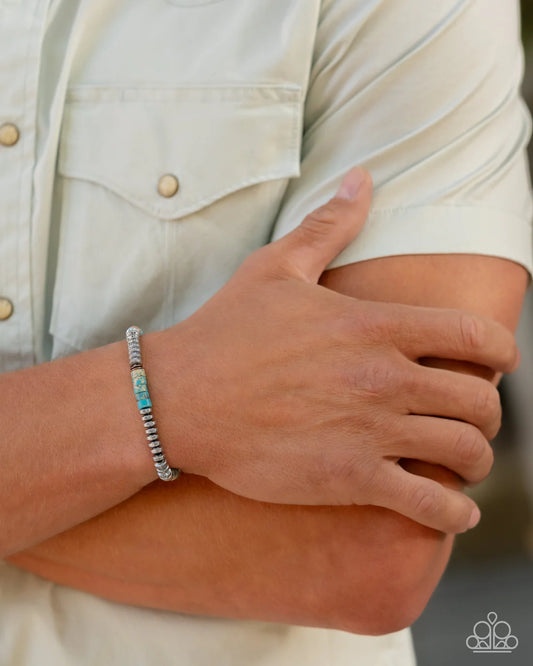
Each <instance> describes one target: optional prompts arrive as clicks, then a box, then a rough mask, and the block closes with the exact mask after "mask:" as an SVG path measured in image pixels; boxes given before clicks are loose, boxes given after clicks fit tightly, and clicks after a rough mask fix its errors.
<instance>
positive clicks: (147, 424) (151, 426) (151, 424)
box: [144, 421, 155, 432]
mask: <svg viewBox="0 0 533 666" xmlns="http://www.w3.org/2000/svg"><path fill="white" fill-rule="evenodd" d="M154 426H155V421H145V423H144V427H145V428H153V427H154ZM147 432H148V431H147Z"/></svg>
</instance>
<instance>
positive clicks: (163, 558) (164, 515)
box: [7, 255, 527, 634]
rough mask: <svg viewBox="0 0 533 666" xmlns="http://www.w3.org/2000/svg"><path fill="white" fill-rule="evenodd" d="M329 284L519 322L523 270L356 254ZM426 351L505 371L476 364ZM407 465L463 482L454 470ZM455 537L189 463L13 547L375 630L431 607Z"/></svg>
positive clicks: (210, 596) (104, 583) (118, 582)
mask: <svg viewBox="0 0 533 666" xmlns="http://www.w3.org/2000/svg"><path fill="white" fill-rule="evenodd" d="M321 282H322V284H324V285H325V286H327V287H329V288H331V289H334V290H336V291H339V292H342V293H345V294H348V295H351V296H355V297H359V298H363V299H368V300H381V301H389V302H401V303H408V304H415V305H430V306H437V307H460V308H463V309H465V310H470V311H472V312H477V313H479V314H483V315H486V316H489V317H492V318H494V319H497V320H499V321H500V322H502V323H504V324H505V325H507V326H508V327H509V328H511V329H514V328H515V326H516V323H517V320H518V316H519V311H520V307H521V303H522V299H523V295H524V291H525V288H526V283H527V277H526V272H525V270H524V269H523V268H521V267H520V266H519V265H517V264H514V263H512V262H508V261H505V260H502V259H496V258H491V257H481V256H468V255H447V256H445V255H438V256H437V255H435V256H416V257H415V256H408V257H406V256H404V257H389V258H384V259H378V260H372V261H367V262H362V263H359V264H352V265H349V266H344V267H342V268H338V269H335V270H332V271H329V272H326V273H324V275H323V277H322V280H321ZM427 363H431V364H433V365H436V366H439V367H449V368H451V369H454V370H458V371H460V372H470V373H475V374H478V375H479V376H483V377H487V378H491V379H493V380H494V381H497V378H496V377H492V375H491V374H490V372H489V371H488V369H487V368H483V367H480V366H474V365H468V364H464V363H459V362H457V363H455V362H453V361H446V362H444V361H439V360H437V359H430V360H427ZM453 444H454V443H453V442H450V446H453ZM405 464H406V466H408V467H409V468H410V470H411V471H413V472H414V473H417V474H422V475H427V476H431V477H432V478H435V479H437V480H439V481H440V482H442V483H445V484H447V485H450V486H453V487H459V486H460V480H459V479H457V477H455V475H453V474H452V473H450V472H449V471H448V470H444V469H443V468H440V467H432V466H430V465H427V464H422V463H415V462H413V461H407V462H406V463H405ZM451 546H452V537H451V536H449V535H444V534H442V533H440V532H436V531H434V530H431V529H429V528H426V527H423V526H421V525H419V524H417V523H414V522H412V521H411V520H409V519H407V518H405V517H403V516H400V515H399V514H396V513H393V512H391V511H388V510H385V509H381V508H377V507H370V506H352V507H311V506H306V507H303V506H283V505H278V504H267V503H262V502H256V501H252V500H247V499H245V498H242V497H240V496H237V495H234V494H232V493H230V492H227V491H225V490H222V489H220V488H219V487H217V486H215V485H214V484H212V483H210V482H209V481H206V480H205V479H203V478H201V477H196V476H192V475H190V476H185V477H183V478H182V479H181V480H180V481H179V483H176V484H172V485H170V486H166V485H163V484H161V483H160V482H156V483H152V484H151V485H149V486H147V487H145V488H144V489H143V490H142V491H141V492H140V493H138V494H136V495H134V496H133V497H131V498H130V499H128V500H127V501H125V502H123V503H122V504H119V505H118V506H116V507H114V508H112V509H110V510H108V511H106V512H104V513H102V514H100V515H99V516H96V517H95V518H93V519H91V520H89V521H87V522H85V523H82V524H81V525H79V526H77V527H75V528H73V529H70V530H68V531H66V532H63V533H62V534H59V535H57V536H56V537H54V538H52V539H49V540H47V541H45V542H43V543H41V544H39V545H37V546H34V547H33V548H30V549H28V550H25V551H22V552H19V553H17V554H16V555H13V556H11V557H9V558H7V559H8V561H10V562H11V563H13V564H15V565H17V566H19V567H22V568H25V569H28V570H29V571H33V572H34V573H37V574H38V575H41V576H43V577H45V578H48V579H50V580H53V581H55V582H58V583H61V584H64V585H67V586H70V587H74V588H78V589H81V590H85V591H87V592H90V593H93V594H96V595H99V596H102V597H104V598H107V599H111V600H114V601H118V602H122V603H126V604H133V605H140V606H146V607H151V608H161V609H167V610H173V611H179V612H185V613H192V614H202V615H211V616H219V617H231V618H249V619H261V620H270V621H277V622H287V623H291V624H305V625H311V626H313V625H314V626H323V627H333V628H337V629H345V630H348V631H352V632H355V633H363V634H380V633H386V632H389V631H393V630H396V629H399V628H401V627H404V626H407V625H409V624H410V623H411V622H412V621H413V620H414V619H416V617H417V616H418V615H419V614H420V613H421V612H422V610H423V608H424V607H425V605H426V603H427V600H428V599H429V597H430V595H431V593H432V591H433V590H434V588H435V586H436V584H437V582H438V580H439V578H440V576H441V574H442V572H443V570H444V568H445V566H446V563H447V561H448V557H449V554H450V550H451Z"/></svg>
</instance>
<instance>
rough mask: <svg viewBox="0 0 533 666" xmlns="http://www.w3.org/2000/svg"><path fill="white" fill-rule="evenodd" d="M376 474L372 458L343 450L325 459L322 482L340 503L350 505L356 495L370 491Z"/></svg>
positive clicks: (329, 493)
mask: <svg viewBox="0 0 533 666" xmlns="http://www.w3.org/2000/svg"><path fill="white" fill-rule="evenodd" d="M374 476H375V474H374V472H373V466H372V464H371V461H370V460H368V459H365V457H364V456H358V455H357V453H356V452H355V451H347V450H342V451H338V452H337V453H336V454H334V455H331V454H330V455H328V456H326V457H325V458H324V459H323V461H322V465H321V473H320V483H323V484H325V485H326V487H327V489H328V495H329V496H331V497H332V498H334V501H335V502H336V503H337V504H338V505H348V504H352V503H353V502H354V495H356V494H360V493H362V492H363V491H364V492H365V493H368V492H369V490H370V487H371V486H372V479H373V478H374ZM355 489H357V491H358V492H357V493H356V492H355Z"/></svg>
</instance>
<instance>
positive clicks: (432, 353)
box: [388, 305, 519, 372]
mask: <svg viewBox="0 0 533 666" xmlns="http://www.w3.org/2000/svg"><path fill="white" fill-rule="evenodd" d="M388 316H389V317H392V319H393V322H392V324H391V325H390V330H391V332H392V335H393V338H394V342H395V344H396V346H397V347H398V349H399V350H400V351H401V352H402V353H404V354H405V355H406V356H407V357H408V358H410V359H411V360H416V359H419V358H422V357H427V356H429V357H435V358H446V359H453V360H456V361H468V362H470V363H476V364H478V365H485V366H487V367H489V368H492V369H493V370H495V371H500V372H513V371H514V370H516V368H517V367H518V361H519V353H518V348H517V346H516V341H515V338H514V335H513V334H512V333H511V331H510V330H509V329H507V328H506V327H505V326H503V324H500V323H499V322H497V321H494V320H493V319H489V318H488V317H482V316H480V315H476V314H472V313H470V312H464V311H462V310H454V309H445V308H426V307H419V306H412V305H395V306H394V309H393V311H392V312H389V315H388Z"/></svg>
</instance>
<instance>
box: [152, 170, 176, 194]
mask: <svg viewBox="0 0 533 666" xmlns="http://www.w3.org/2000/svg"><path fill="white" fill-rule="evenodd" d="M179 188H180V183H179V180H178V179H177V178H176V176H174V175H172V174H171V173H166V174H165V175H164V176H161V178H160V179H159V183H158V184H157V191H158V192H159V194H160V195H161V196H162V197H167V199H169V198H170V197H173V196H174V195H175V194H176V192H177V191H178V190H179Z"/></svg>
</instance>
